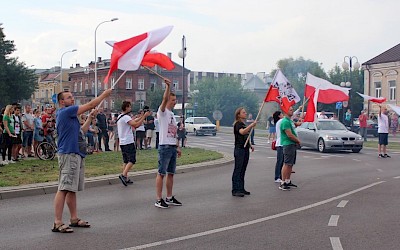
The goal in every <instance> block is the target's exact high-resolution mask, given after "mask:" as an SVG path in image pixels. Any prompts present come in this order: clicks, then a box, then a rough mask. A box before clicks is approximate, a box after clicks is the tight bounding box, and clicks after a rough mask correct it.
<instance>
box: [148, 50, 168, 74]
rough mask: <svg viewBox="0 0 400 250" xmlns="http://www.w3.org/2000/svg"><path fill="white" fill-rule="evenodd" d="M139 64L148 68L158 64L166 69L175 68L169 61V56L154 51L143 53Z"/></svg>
mask: <svg viewBox="0 0 400 250" xmlns="http://www.w3.org/2000/svg"><path fill="white" fill-rule="evenodd" d="M141 65H142V66H147V67H150V68H152V67H154V66H155V65H158V66H161V67H162V68H164V69H166V70H173V69H174V68H175V64H174V63H173V62H172V61H171V58H169V57H168V56H166V55H164V54H162V53H158V52H154V51H150V52H148V53H146V54H145V55H144V57H143V60H142V63H141Z"/></svg>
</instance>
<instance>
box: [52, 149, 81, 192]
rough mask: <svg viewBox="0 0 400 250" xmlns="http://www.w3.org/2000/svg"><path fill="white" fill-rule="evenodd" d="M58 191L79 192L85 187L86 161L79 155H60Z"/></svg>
mask: <svg viewBox="0 0 400 250" xmlns="http://www.w3.org/2000/svg"><path fill="white" fill-rule="evenodd" d="M58 166H59V167H60V172H59V177H58V191H69V192H74V193H75V192H77V191H82V190H83V189H84V187H85V159H84V158H82V157H81V156H80V155H78V154H58Z"/></svg>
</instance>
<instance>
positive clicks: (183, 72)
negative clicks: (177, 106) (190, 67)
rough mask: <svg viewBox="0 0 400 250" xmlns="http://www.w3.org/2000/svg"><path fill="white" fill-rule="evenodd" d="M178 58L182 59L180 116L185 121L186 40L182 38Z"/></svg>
mask: <svg viewBox="0 0 400 250" xmlns="http://www.w3.org/2000/svg"><path fill="white" fill-rule="evenodd" d="M178 56H179V57H180V58H182V116H183V120H185V57H186V38H185V36H183V37H182V49H181V50H180V51H179V53H178Z"/></svg>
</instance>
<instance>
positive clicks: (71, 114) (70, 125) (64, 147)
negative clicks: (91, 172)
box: [56, 105, 85, 157]
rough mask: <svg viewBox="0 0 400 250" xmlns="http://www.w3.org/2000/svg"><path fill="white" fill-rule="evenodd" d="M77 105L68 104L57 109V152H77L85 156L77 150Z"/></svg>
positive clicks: (78, 125)
mask: <svg viewBox="0 0 400 250" xmlns="http://www.w3.org/2000/svg"><path fill="white" fill-rule="evenodd" d="M78 108H79V106H76V105H74V106H69V107H64V108H61V109H59V110H57V113H56V126H57V133H58V144H57V145H58V152H59V153H61V154H71V153H75V154H79V155H80V156H82V157H85V155H84V154H82V153H81V152H80V151H79V145H78V137H79V131H80V124H79V120H78V116H77V114H78Z"/></svg>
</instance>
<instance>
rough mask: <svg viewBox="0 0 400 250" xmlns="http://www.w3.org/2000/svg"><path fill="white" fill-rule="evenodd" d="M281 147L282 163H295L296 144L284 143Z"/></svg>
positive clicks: (291, 164)
mask: <svg viewBox="0 0 400 250" xmlns="http://www.w3.org/2000/svg"><path fill="white" fill-rule="evenodd" d="M282 147H283V163H285V164H286V165H289V166H293V165H294V164H296V149H297V147H296V144H290V145H284V146H282Z"/></svg>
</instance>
